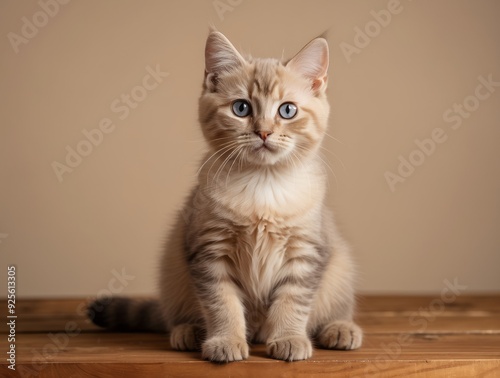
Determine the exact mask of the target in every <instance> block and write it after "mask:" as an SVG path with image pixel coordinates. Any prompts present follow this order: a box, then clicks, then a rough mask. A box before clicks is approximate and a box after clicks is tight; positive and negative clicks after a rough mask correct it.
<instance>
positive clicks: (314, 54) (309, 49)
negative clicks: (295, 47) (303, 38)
mask: <svg viewBox="0 0 500 378" xmlns="http://www.w3.org/2000/svg"><path fill="white" fill-rule="evenodd" d="M328 59H329V58H328V43H327V42H326V40H325V39H324V38H316V39H313V40H312V41H311V42H309V43H308V44H307V45H306V46H305V47H304V48H303V49H302V50H300V51H299V53H298V54H297V55H295V56H294V57H293V58H292V59H291V60H290V61H289V62H288V63H287V64H286V66H287V67H288V68H290V69H291V70H293V71H295V72H298V73H300V74H301V75H302V76H305V77H306V78H308V79H309V80H310V81H311V88H312V89H313V90H319V89H325V88H326V79H327V71H328Z"/></svg>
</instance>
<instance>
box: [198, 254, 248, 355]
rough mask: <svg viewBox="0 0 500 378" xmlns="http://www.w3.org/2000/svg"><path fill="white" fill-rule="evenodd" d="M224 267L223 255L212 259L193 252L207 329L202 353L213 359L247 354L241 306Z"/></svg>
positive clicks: (234, 287) (235, 289)
mask: <svg viewBox="0 0 500 378" xmlns="http://www.w3.org/2000/svg"><path fill="white" fill-rule="evenodd" d="M227 271H228V269H227V266H226V262H225V260H224V259H223V258H215V259H213V258H210V257H207V254H205V253H200V254H198V255H197V256H195V257H194V259H193V261H192V264H191V273H192V276H193V281H194V283H195V286H196V289H197V293H198V298H199V300H200V303H201V305H202V308H203V314H204V317H205V326H206V332H207V338H206V340H205V341H204V342H203V344H202V357H203V358H204V359H207V360H210V361H214V362H231V361H239V360H243V359H246V358H248V344H247V340H246V328H245V315H244V309H243V305H242V303H241V300H240V296H239V294H238V288H237V287H236V285H235V284H234V283H233V281H232V280H231V278H230V277H229V275H228V273H227Z"/></svg>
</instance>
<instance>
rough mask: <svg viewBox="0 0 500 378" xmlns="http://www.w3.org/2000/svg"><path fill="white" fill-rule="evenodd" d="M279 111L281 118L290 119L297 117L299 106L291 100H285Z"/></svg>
mask: <svg viewBox="0 0 500 378" xmlns="http://www.w3.org/2000/svg"><path fill="white" fill-rule="evenodd" d="M278 113H279V114H280V116H281V118H284V119H290V118H293V117H295V115H296V114H297V107H296V106H295V105H294V104H292V103H291V102H285V103H283V104H281V105H280V108H279V109H278Z"/></svg>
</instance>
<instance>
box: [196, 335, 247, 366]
mask: <svg viewBox="0 0 500 378" xmlns="http://www.w3.org/2000/svg"><path fill="white" fill-rule="evenodd" d="M202 357H203V359H205V360H209V361H212V362H232V361H241V360H244V359H246V358H248V344H247V341H246V340H245V339H240V338H237V337H219V336H215V337H211V338H210V339H208V340H207V341H205V342H204V343H203V346H202Z"/></svg>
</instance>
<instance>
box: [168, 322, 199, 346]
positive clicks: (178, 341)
mask: <svg viewBox="0 0 500 378" xmlns="http://www.w3.org/2000/svg"><path fill="white" fill-rule="evenodd" d="M199 334H200V329H199V328H198V327H197V326H195V325H194V324H179V325H177V326H175V327H174V328H173V329H172V331H170V345H171V346H172V348H173V349H176V350H200V343H199Z"/></svg>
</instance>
